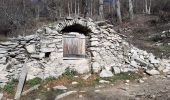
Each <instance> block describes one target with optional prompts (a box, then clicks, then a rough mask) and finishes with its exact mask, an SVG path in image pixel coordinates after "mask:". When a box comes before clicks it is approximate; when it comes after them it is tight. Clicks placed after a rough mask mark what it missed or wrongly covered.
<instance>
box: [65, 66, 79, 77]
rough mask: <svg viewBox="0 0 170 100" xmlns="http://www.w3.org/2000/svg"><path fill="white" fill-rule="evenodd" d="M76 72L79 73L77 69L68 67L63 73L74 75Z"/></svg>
mask: <svg viewBox="0 0 170 100" xmlns="http://www.w3.org/2000/svg"><path fill="white" fill-rule="evenodd" d="M76 74H77V72H76V71H75V70H73V69H71V68H69V67H68V68H66V69H65V73H64V74H63V75H66V76H74V75H76Z"/></svg>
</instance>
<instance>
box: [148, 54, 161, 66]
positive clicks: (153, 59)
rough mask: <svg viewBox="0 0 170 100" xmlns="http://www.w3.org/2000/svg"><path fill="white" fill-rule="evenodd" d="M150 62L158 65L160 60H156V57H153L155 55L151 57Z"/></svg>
mask: <svg viewBox="0 0 170 100" xmlns="http://www.w3.org/2000/svg"><path fill="white" fill-rule="evenodd" d="M149 61H150V63H152V64H158V63H160V61H159V60H157V59H155V56H153V54H151V55H150V56H149Z"/></svg>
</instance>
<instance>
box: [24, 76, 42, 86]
mask: <svg viewBox="0 0 170 100" xmlns="http://www.w3.org/2000/svg"><path fill="white" fill-rule="evenodd" d="M41 82H42V79H41V78H39V77H36V78H34V79H31V80H28V81H27V82H26V84H28V85H30V86H35V85H37V84H40V83H41Z"/></svg>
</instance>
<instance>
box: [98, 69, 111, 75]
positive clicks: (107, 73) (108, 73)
mask: <svg viewBox="0 0 170 100" xmlns="http://www.w3.org/2000/svg"><path fill="white" fill-rule="evenodd" d="M112 76H113V73H112V72H111V71H108V70H105V69H104V70H102V72H101V73H100V77H112Z"/></svg>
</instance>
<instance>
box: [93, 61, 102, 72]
mask: <svg viewBox="0 0 170 100" xmlns="http://www.w3.org/2000/svg"><path fill="white" fill-rule="evenodd" d="M92 69H93V72H94V73H98V72H99V71H100V70H101V66H100V64H99V63H98V62H94V63H93V64H92Z"/></svg>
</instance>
